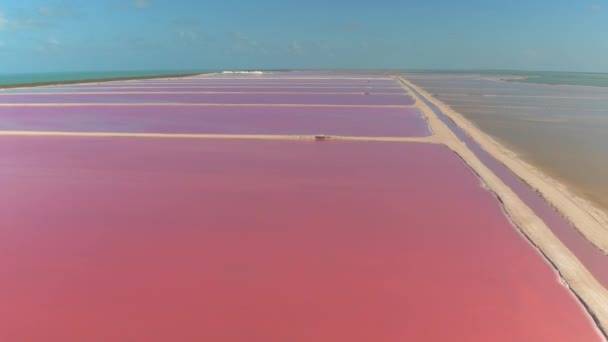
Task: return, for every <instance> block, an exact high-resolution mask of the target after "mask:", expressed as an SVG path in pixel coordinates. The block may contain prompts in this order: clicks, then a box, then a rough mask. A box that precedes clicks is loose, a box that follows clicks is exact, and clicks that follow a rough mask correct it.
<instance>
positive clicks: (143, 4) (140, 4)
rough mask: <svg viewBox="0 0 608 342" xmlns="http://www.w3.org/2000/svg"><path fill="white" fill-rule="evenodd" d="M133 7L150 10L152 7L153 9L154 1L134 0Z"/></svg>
mask: <svg viewBox="0 0 608 342" xmlns="http://www.w3.org/2000/svg"><path fill="white" fill-rule="evenodd" d="M133 7H135V8H140V9H145V8H150V7H152V1H151V0H133Z"/></svg>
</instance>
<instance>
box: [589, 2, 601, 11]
mask: <svg viewBox="0 0 608 342" xmlns="http://www.w3.org/2000/svg"><path fill="white" fill-rule="evenodd" d="M591 9H592V10H594V11H599V10H601V9H602V5H600V4H593V5H591Z"/></svg>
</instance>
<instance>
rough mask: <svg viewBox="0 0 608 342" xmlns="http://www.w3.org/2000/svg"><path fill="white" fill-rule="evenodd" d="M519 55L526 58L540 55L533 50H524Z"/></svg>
mask: <svg viewBox="0 0 608 342" xmlns="http://www.w3.org/2000/svg"><path fill="white" fill-rule="evenodd" d="M521 53H522V55H524V56H526V57H528V58H536V57H539V56H540V55H541V52H540V51H538V50H534V49H525V50H523V51H522V52H521Z"/></svg>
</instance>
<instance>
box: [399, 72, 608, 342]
mask: <svg viewBox="0 0 608 342" xmlns="http://www.w3.org/2000/svg"><path fill="white" fill-rule="evenodd" d="M403 81H404V83H405V84H407V85H408V86H410V87H411V88H413V89H415V90H416V91H418V92H419V93H420V94H421V95H422V96H424V97H425V98H426V99H428V100H429V101H431V102H432V103H433V104H435V105H437V106H438V107H439V108H440V109H441V110H442V111H443V112H444V113H445V114H446V115H448V116H449V117H450V118H451V119H452V120H454V122H455V123H456V124H457V125H458V126H460V127H461V128H462V129H464V130H465V131H466V132H467V133H468V134H469V135H471V136H472V137H473V139H475V140H476V141H477V142H478V143H480V144H481V145H482V146H483V147H484V148H485V149H486V150H487V151H488V152H489V153H490V154H492V155H493V156H494V157H495V158H497V159H498V160H499V161H501V162H503V163H504V164H505V165H506V166H507V167H509V168H510V169H511V170H513V171H514V172H515V173H516V174H517V175H518V176H519V177H520V178H522V179H523V180H524V181H526V182H527V183H528V184H530V185H531V186H532V187H534V188H535V189H537V190H538V191H539V192H540V193H541V194H542V195H543V196H544V197H545V198H546V199H547V200H549V201H550V203H552V204H553V205H554V206H555V207H556V208H557V209H558V210H560V212H562V214H563V215H564V216H565V217H567V218H568V219H569V220H571V221H572V222H573V223H574V224H575V225H576V226H577V227H578V229H579V230H581V232H584V233H585V236H587V235H589V236H590V237H589V239H590V240H592V241H593V242H594V243H595V244H597V245H598V246H602V247H601V248H602V249H603V250H604V251H607V250H608V231H607V230H606V229H605V228H604V227H602V224H601V223H600V221H598V219H596V218H595V217H594V215H593V214H591V213H589V212H586V211H585V210H586V209H587V207H585V206H582V205H581V203H578V202H577V201H576V200H573V199H572V198H568V197H566V196H567V195H566V194H564V193H563V192H562V191H564V189H562V188H558V187H555V186H554V184H553V182H550V181H548V180H547V179H546V178H547V177H546V176H545V177H540V176H539V172H538V171H537V170H535V169H533V168H528V167H527V164H525V163H523V162H522V161H521V160H519V159H518V158H517V157H516V156H515V154H514V153H512V152H510V151H508V150H507V149H506V148H504V147H502V146H500V145H499V144H498V143H497V142H496V141H494V140H493V139H491V138H490V137H488V136H487V135H486V134H485V133H483V132H481V131H480V130H479V129H477V128H476V127H475V126H474V125H473V124H471V123H470V122H469V121H468V120H466V119H465V118H464V117H462V115H460V114H459V113H456V112H455V111H453V110H451V109H450V108H449V107H447V106H446V105H444V104H443V103H441V102H440V101H438V100H436V99H434V98H433V97H432V96H430V95H429V94H428V93H427V92H425V91H424V90H422V89H420V88H419V87H417V86H415V85H413V84H412V83H411V82H409V81H407V80H403ZM412 96H414V97H416V95H415V94H412ZM416 100H417V105H418V106H419V107H420V109H421V111H422V112H423V113H424V115H426V116H427V119H428V120H429V123H430V125H431V127H432V129H433V131H434V132H435V134H436V137H437V139H438V140H439V141H440V142H442V143H444V144H445V145H446V146H448V147H449V148H451V149H452V150H453V151H454V152H456V153H457V154H458V155H460V157H462V159H463V160H464V161H465V163H467V164H468V165H469V166H470V167H471V168H472V169H473V170H474V171H475V172H476V173H477V174H478V175H479V177H480V178H481V180H482V181H483V182H484V183H485V185H486V186H487V187H488V188H489V189H490V190H491V191H492V192H494V193H495V194H496V196H498V197H499V199H500V201H501V202H502V203H503V205H504V209H505V211H506V213H507V215H508V216H509V217H510V218H511V220H512V221H513V223H514V224H515V225H516V226H517V227H518V228H519V229H520V230H521V231H522V233H523V234H524V235H525V236H526V237H527V238H528V239H529V240H530V242H531V243H532V244H533V245H535V246H536V247H537V248H538V249H539V250H540V252H541V253H542V254H543V255H544V256H545V257H546V258H547V259H548V261H549V262H550V263H551V264H552V265H553V266H554V267H555V268H556V269H557V271H558V273H559V274H560V276H561V277H562V278H563V280H564V281H565V282H566V285H567V286H568V287H569V288H570V289H571V290H572V291H573V292H574V294H575V295H576V296H577V297H578V298H579V299H580V300H581V302H582V304H583V305H584V306H585V307H586V308H587V310H588V311H589V313H590V314H591V316H592V317H593V319H594V320H595V322H596V323H597V325H598V327H599V329H601V330H602V332H603V333H604V336H606V332H608V290H606V289H605V288H604V287H603V286H602V285H600V283H599V282H598V281H597V280H596V279H595V278H594V277H593V275H592V274H591V273H590V272H589V271H588V270H587V269H586V268H585V267H584V266H583V265H582V264H581V263H580V261H579V260H578V259H577V258H576V257H575V256H574V254H573V253H572V252H571V251H570V250H568V248H566V246H565V245H564V244H563V243H562V241H560V240H559V238H557V237H556V236H555V234H553V232H552V231H551V230H550V229H549V227H547V226H546V225H545V223H544V222H543V221H542V220H541V219H540V218H539V217H538V216H537V215H536V214H535V213H534V211H532V210H531V209H530V208H529V207H528V206H527V205H525V204H524V202H523V201H522V200H521V199H520V198H519V197H518V196H517V195H516V194H515V193H514V192H513V191H512V190H511V188H509V187H508V186H506V185H505V184H504V183H503V182H502V181H501V180H500V179H499V178H498V177H497V176H496V175H495V174H494V173H493V172H492V171H490V170H489V169H488V167H486V166H485V165H484V164H483V163H482V162H481V161H480V160H479V159H478V158H477V156H475V154H474V153H473V152H472V151H471V150H469V149H468V148H467V147H466V145H465V144H464V143H463V142H462V141H460V140H459V139H458V138H457V137H456V135H455V134H454V133H453V132H452V131H451V130H450V129H449V128H448V127H447V126H446V125H445V124H444V123H443V122H441V121H440V120H439V118H438V117H437V116H436V115H435V113H434V112H433V111H432V110H431V109H430V108H429V107H428V106H426V104H425V103H424V102H422V101H421V100H420V99H418V98H416Z"/></svg>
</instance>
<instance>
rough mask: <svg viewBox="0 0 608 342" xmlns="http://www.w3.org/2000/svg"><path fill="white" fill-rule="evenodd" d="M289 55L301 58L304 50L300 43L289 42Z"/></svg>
mask: <svg viewBox="0 0 608 342" xmlns="http://www.w3.org/2000/svg"><path fill="white" fill-rule="evenodd" d="M289 53H291V54H292V55H296V56H301V55H303V54H304V48H303V47H302V44H300V42H298V41H297V40H294V41H292V42H291V44H289Z"/></svg>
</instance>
